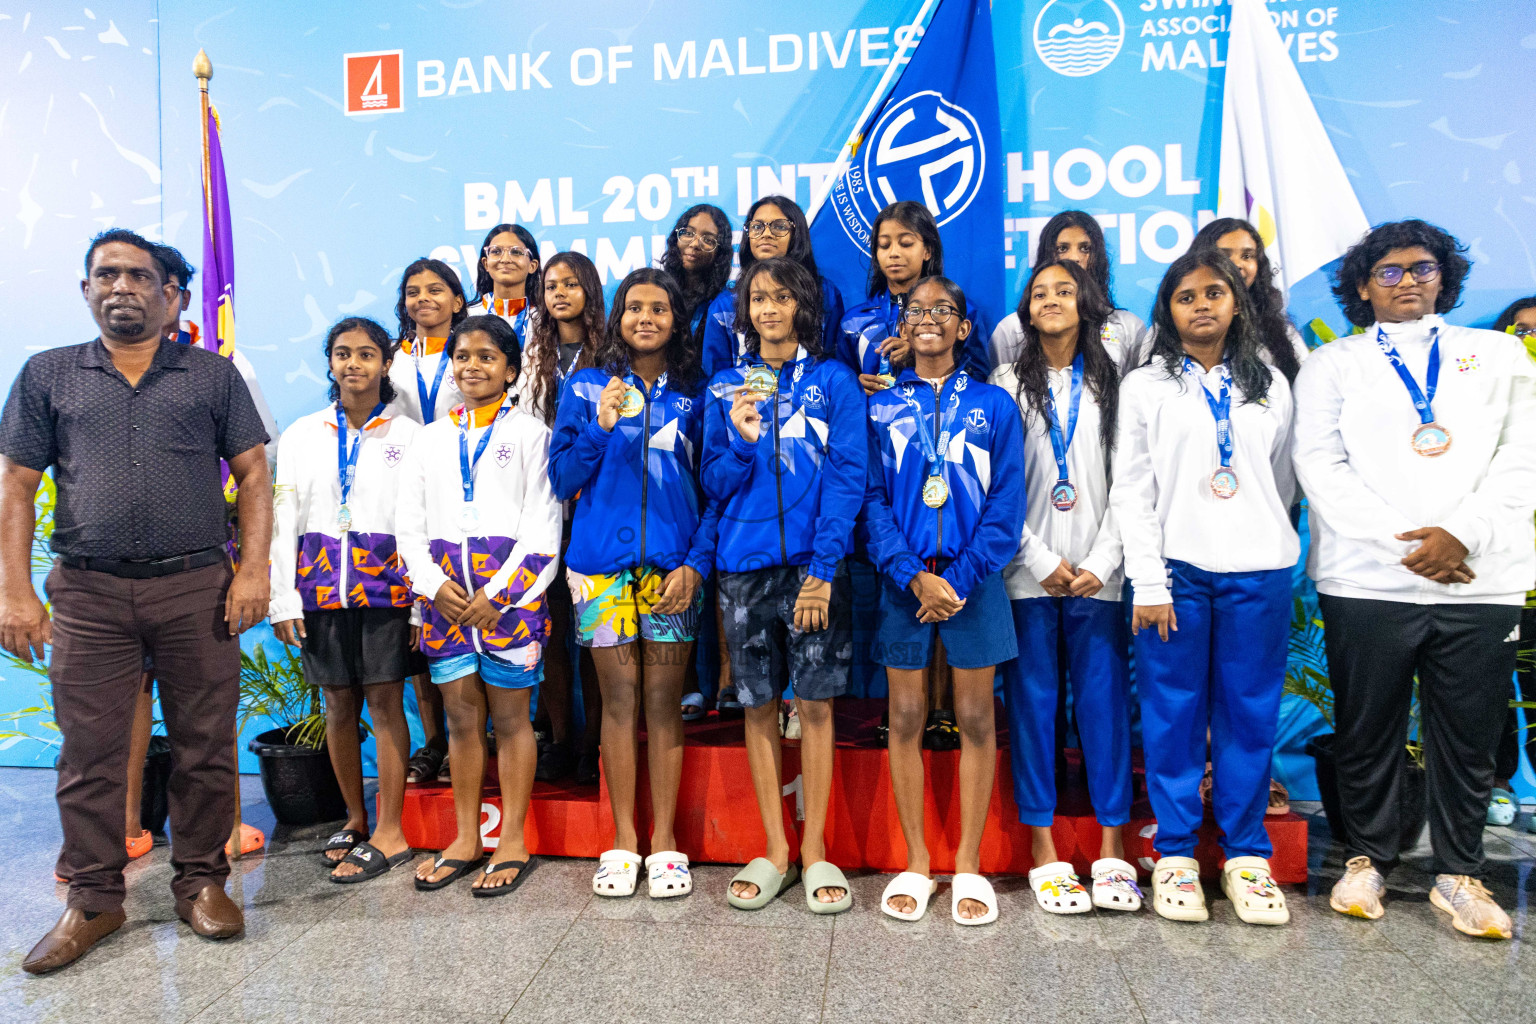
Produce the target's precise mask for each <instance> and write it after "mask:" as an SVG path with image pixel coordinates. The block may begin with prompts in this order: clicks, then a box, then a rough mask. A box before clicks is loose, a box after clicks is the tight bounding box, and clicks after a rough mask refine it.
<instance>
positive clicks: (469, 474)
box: [459, 398, 512, 505]
mask: <svg viewBox="0 0 1536 1024" xmlns="http://www.w3.org/2000/svg"><path fill="white" fill-rule="evenodd" d="M511 411H512V403H511V402H510V401H508V400H507V399H506V398H503V399H502V400H501V408H500V409H497V410H496V418H495V419H493V420H491V425H490V426H488V427H486V428H485V433H483V434H481V435H480V443H479V444H477V445H475V457H474V458H473V459H471V458H470V457H469V424H470V421H471V420H473V419H474V413H473V412H472V411H471V410H470V409H469V408H468V407H466V408H465V409H464V417H463V418H462V419H461V420H459V477H460V479H462V480H463V482H464V504H466V505H468V504H469V503H471V502H473V501H474V500H475V467H477V466H479V465H480V456H482V455H484V454H485V449H486V447H487V446H488V445H489V444H490V443H491V434H493V433H495V430H496V424H497V423H500V422H501V418H502V417H503V416H505V415H506V414H507V413H509V412H511Z"/></svg>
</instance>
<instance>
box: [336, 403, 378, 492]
mask: <svg viewBox="0 0 1536 1024" xmlns="http://www.w3.org/2000/svg"><path fill="white" fill-rule="evenodd" d="M383 411H384V403H383V402H380V403H379V404H378V405H376V406H374V407H373V412H371V413H369V414H368V418H367V419H365V420H363V425H362V426H361V427H359V428H358V430H357V440H356V441H353V442H352V446H351V449H350V450H348V447H347V410H346V409H344V408H343V407H342V404H341V403H340V402H339V401H338V402H337V403H336V475H337V476H338V477H339V478H340V479H341V503H342V504H343V505H345V504H346V503H347V499H348V498H350V497H352V482H353V481H354V480H356V479H357V456H358V454H359V453H360V452H361V451H362V450H363V430H364V429H365V428H366V427H367V426H368V424H369V423H372V422H373V420H374V419H375V418H376V417H377V416H378V415H379V413H381V412H383Z"/></svg>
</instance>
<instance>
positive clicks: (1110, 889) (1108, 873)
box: [1093, 857, 1142, 911]
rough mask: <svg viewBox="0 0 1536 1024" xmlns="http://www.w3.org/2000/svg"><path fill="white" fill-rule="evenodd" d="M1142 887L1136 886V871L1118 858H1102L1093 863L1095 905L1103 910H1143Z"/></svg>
mask: <svg viewBox="0 0 1536 1024" xmlns="http://www.w3.org/2000/svg"><path fill="white" fill-rule="evenodd" d="M1141 898H1142V892H1141V886H1139V885H1137V884H1136V869H1135V868H1133V867H1131V865H1130V864H1129V863H1127V862H1126V861H1123V860H1120V859H1119V858H1118V857H1101V858H1099V859H1098V860H1096V861H1094V862H1093V905H1094V906H1096V907H1099V908H1100V909H1102V910H1130V911H1136V910H1140V909H1141Z"/></svg>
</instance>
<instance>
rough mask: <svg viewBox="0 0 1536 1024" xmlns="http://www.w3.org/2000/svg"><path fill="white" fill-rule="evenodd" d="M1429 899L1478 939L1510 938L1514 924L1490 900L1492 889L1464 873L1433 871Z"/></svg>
mask: <svg viewBox="0 0 1536 1024" xmlns="http://www.w3.org/2000/svg"><path fill="white" fill-rule="evenodd" d="M1429 902H1431V903H1433V904H1434V905H1435V907H1436V908H1437V909H1439V910H1443V911H1445V912H1446V913H1447V914H1450V915H1451V918H1452V921H1451V923H1452V924H1453V925H1454V926H1455V928H1456V930H1457V931H1459V932H1461V933H1462V934H1463V935H1473V936H1476V937H1477V938H1480V939H1512V938H1514V936H1515V930H1514V926H1513V925H1511V924H1510V922H1509V915H1508V914H1506V913H1504V908H1503V907H1501V906H1499V905H1498V904H1497V903H1495V902H1494V901H1493V893H1491V892H1489V891H1488V889H1487V887H1486V886H1484V885H1483V883H1482V882H1479V881H1478V880H1477V879H1475V878H1471V877H1469V876H1467V875H1436V876H1435V887H1434V888H1433V889H1431V890H1430V893H1429Z"/></svg>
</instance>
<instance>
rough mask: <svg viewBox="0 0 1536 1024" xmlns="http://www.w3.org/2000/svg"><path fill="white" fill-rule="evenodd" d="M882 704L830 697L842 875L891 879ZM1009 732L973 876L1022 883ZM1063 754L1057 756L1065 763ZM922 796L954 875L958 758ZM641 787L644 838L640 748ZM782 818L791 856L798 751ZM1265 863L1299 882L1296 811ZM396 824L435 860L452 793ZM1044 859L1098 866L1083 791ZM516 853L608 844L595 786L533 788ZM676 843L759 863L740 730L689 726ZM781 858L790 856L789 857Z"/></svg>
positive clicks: (1023, 853) (949, 755) (1133, 837)
mask: <svg viewBox="0 0 1536 1024" xmlns="http://www.w3.org/2000/svg"><path fill="white" fill-rule="evenodd" d="M883 710H884V701H878V700H842V701H839V702H838V703H837V735H838V748H837V754H836V759H835V762H834V775H833V782H832V800H831V805H830V808H829V811H828V816H827V856H828V858H829V859H831V860H832V861H833V862H834V863H836V864H837V865H838V866H840V867H842V868H844V869H845V870H855V869H869V870H874V871H900V870H902V869H903V868H904V867H905V866H906V863H905V859H906V844H905V843H904V842H903V840H902V837H901V826H900V823H899V821H898V819H897V817H896V804H895V801H894V799H893V798H892V795H891V777H890V768H889V766H888V764H887V762H886V751H885V748H884V747H883V746H882V745H881V744H880V743H879V742H878V739H877V736H876V731H875V730H876V726H877V725H878V723H879V721H880V715H881V713H882V711H883ZM1006 721H1007V719H1006V717H1005V716H1004V715H1003V713H1002V711H1001V709H999V711H998V723H999V726H1000V728H999V733H998V748H999V749H998V763H997V785H996V787H995V788H994V790H993V792H992V805H991V809H990V812H989V814H988V822H987V828H986V831H985V833H984V835H983V837H982V844H981V869H982V871H984V872H986V873H989V874H1025V873H1027V872H1028V871H1029V869H1030V868H1031V867H1032V866H1033V865H1032V863H1031V860H1030V855H1029V845H1030V844H1029V829H1028V827H1027V826H1025V825H1021V824H1019V820H1018V809H1017V807H1016V806H1015V805H1014V802H1013V778H1012V774H1011V772H1010V771H1009V767H1008V751H1007V732H1006V728H1004V727H1003V724H1004V723H1005V722H1006ZM1073 757H1074V752H1069V753H1068V758H1069V761H1070V760H1072V758H1073ZM923 760H924V764H925V766H926V771H927V778H928V789H927V793H926V795H925V798H924V831H925V833H926V835H927V838H928V849H929V854H930V856H931V858H932V863H933V870H934V871H935V872H938V873H948V872H951V871H953V870H954V863H955V844H956V842H957V841H958V839H959V836H960V799H959V765H960V754H959V752H958V751H943V752H939V751H924V753H923ZM640 764H641V777H640V780H639V785H638V792H637V794H636V797H637V799H636V803H637V813H638V817H639V827H640V834H641V835H642V836H644V835H646V834H647V833H648V831H649V829H650V825H649V821H650V813H651V810H650V792H649V785H650V784H649V781H648V779H647V778H646V776H645V770H644V765H645V752H644V741H643V737H642V746H641V755H640ZM1140 773H1141V769H1140V768H1139V767H1138V768H1137V780H1136V791H1137V793H1138V799H1137V800H1136V802H1135V803H1134V804H1133V805H1132V808H1131V822H1130V824H1129V826H1128V827H1127V828H1126V833H1125V845H1126V859H1127V860H1130V861H1131V862H1133V863H1138V864H1140V865H1141V867H1142V869H1143V870H1144V871H1146V870H1149V869H1150V868H1151V866H1152V863H1153V860H1154V856H1155V855H1154V853H1153V851H1152V844H1153V841H1152V838H1151V837H1152V835H1153V833H1154V831H1155V824H1154V822H1153V819H1152V813H1151V808H1150V807H1149V806H1148V805H1147V803H1146V800H1145V798H1144V796H1141V795H1140V794H1143V793H1144V791H1145V787H1144V786H1143V785H1142V784H1141V778H1140ZM495 778H496V776H495V769H494V764H490V765H488V766H487V772H486V784H485V790H484V795H483V796H482V797H481V804H480V835H481V838H482V839H483V840H485V842H486V846H487V848H490V847H493V846H494V845H495V840H496V837H498V836H499V835H500V833H501V798H500V794H499V793H498V791H497V788H496V781H495ZM783 782H784V815H785V823H786V828H787V831H788V832H789V835H790V843H791V846H792V847H793V846H794V843H795V835H796V830H795V828H794V826H795V823H796V818H797V817H798V815H797V810H798V804H799V800H800V751H799V744H798V743H796V742H795V741H792V740H787V741H785V743H784V780H783ZM1265 824H1266V826H1267V828H1268V830H1269V836H1270V840H1271V841H1272V842H1273V844H1274V848H1275V852H1274V856H1273V857H1271V858H1270V866H1271V868H1272V870H1273V872H1274V876H1275V879H1276V881H1279V882H1284V883H1293V882H1295V883H1299V882H1305V881H1306V879H1307V823H1306V821H1305V820H1303V819H1302V818H1299V817H1297V816H1296V815H1294V814H1286V815H1281V816H1274V817H1270V818H1269V819H1268V820H1267V821H1266V822H1265ZM404 826H405V834H406V838H407V839H409V840H410V842H411V845H412V846H416V847H420V848H423V849H440V848H442V847H443V846H446V845H447V844H448V842H449V841H450V840H451V839H452V838H453V834H454V822H453V794H452V792H451V791H450V789H449V788H448V787H447V786H446V785H439V784H435V783H434V784H422V785H412V786H407V787H406V793H405V816H404ZM1052 831H1053V832H1054V833H1055V838H1056V849H1057V851H1058V853H1059V854H1060V855H1061V857H1062V859H1064V860H1070V861H1071V862H1072V864H1073V865H1074V866H1075V867H1076V868H1077V870H1078V872H1079V874H1082V875H1084V876H1085V877H1086V875H1087V872H1088V869H1089V866H1090V865H1091V864H1092V863H1093V861H1094V859H1095V858H1096V857H1097V855H1098V849H1099V833H1100V830H1099V825H1098V822H1096V821H1095V820H1094V817H1093V810H1092V807H1091V805H1090V804H1089V802H1088V796H1087V792H1086V789H1085V788H1084V787H1083V786H1082V785H1081V784H1071V785H1068V786H1067V787H1066V788H1065V789H1064V791H1063V792H1062V794H1061V797H1060V799H1059V802H1058V805H1057V813H1056V821H1055V824H1054V825H1053V826H1052ZM527 836H528V846H529V848H530V849H532V850H534V851H535V852H537V853H542V854H548V855H552V856H563V857H593V858H595V857H596V856H597V855H598V854H599V853H601V852H603V851H604V850H606V849H608V848H609V847H610V846H611V844H612V839H613V827H612V823H611V821H610V818H609V811H608V792H607V787H606V783H599V785H597V786H575V785H568V784H559V785H545V784H542V783H541V784H538V785H536V786H535V787H534V790H533V805H532V808H531V810H530V811H529V815H528V824H527ZM1216 839H1217V831H1216V826H1215V824H1214V823H1213V822H1211V821H1210V820H1209V819H1207V820H1206V823H1205V826H1204V827H1203V828H1202V830H1201V833H1200V847H1199V849H1198V850H1197V851H1196V856H1197V857H1198V858H1199V860H1200V865H1201V867H1202V869H1203V870H1204V872H1205V873H1206V874H1215V873H1217V872H1218V871H1219V869H1220V866H1221V862H1222V855H1221V850H1220V848H1219V847H1218V846H1217V843H1216ZM677 840H678V845H679V846H680V847H681V848H682V849H683V851H684V852H685V853H687V854H688V855H689V857H690V858H691V859H692V860H693V861H694V862H696V863H721V864H743V863H746V862H747V861H748V860H751V859H752V858H753V857H756V856H759V855H760V854H761V853H762V846H763V828H762V824H761V821H760V820H759V818H758V814H757V802H756V799H755V797H754V796H753V794H752V779H751V774H750V772H749V771H748V769H747V752H746V747H745V746H744V745H743V742H742V723H741V722H740V720H736V721H727V722H721V721H719V720H718V719H716V718H714V717H713V716H711V717H710V718H709V719H707V720H706V721H704V722H701V723H697V724H694V725H690V726H688V727H687V740H686V747H685V748H684V755H683V779H682V785H681V787H680V790H679V793H678V811H677ZM792 853H794V851H793V850H792Z"/></svg>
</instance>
